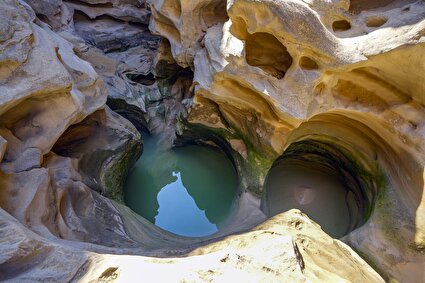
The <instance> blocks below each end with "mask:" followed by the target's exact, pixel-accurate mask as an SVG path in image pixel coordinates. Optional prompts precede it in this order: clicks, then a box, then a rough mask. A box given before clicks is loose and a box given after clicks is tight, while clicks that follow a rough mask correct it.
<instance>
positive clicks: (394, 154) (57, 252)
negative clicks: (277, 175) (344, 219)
mask: <svg viewBox="0 0 425 283" xmlns="http://www.w3.org/2000/svg"><path fill="white" fill-rule="evenodd" d="M147 2H149V3H145V1H137V0H102V1H97V0H96V1H92V0H83V1H71V0H69V1H68V0H41V1H35V0H28V1H26V2H24V1H22V0H4V1H1V2H0V18H1V20H0V207H1V209H0V223H1V224H0V239H1V241H0V280H14V281H16V282H26V281H27V282H29V281H43V282H44V281H46V280H47V281H49V280H51V281H59V282H63V281H70V280H75V281H78V280H81V281H91V280H95V281H106V280H117V281H122V282H128V281H134V280H135V279H136V280H137V279H138V278H140V276H143V278H145V279H146V280H151V281H152V280H157V281H231V280H234V278H238V279H240V281H253V282H259V281H260V282H262V281H263V282H274V281H281V280H282V278H287V281H293V282H304V281H308V282H311V281H312V282H317V281H321V282H340V281H343V280H347V281H351V282H383V281H384V279H385V280H390V279H395V280H398V281H400V282H424V281H425V274H424V270H425V258H424V257H425V256H424V252H425V197H424V192H423V182H424V164H425V155H424V152H425V148H424V146H425V144H424V142H423V141H424V133H425V132H424V130H423V127H424V121H425V111H424V106H423V105H424V103H425V97H424V93H425V84H424V82H425V61H424V60H425V4H424V2H423V1H386V0H385V1H384V0H382V1H354V0H353V1H348V0H341V1H325V0H320V1H300V0H282V1H271V0H255V1H254V0H228V1H227V2H226V1H221V0H208V1H207V0H197V1H180V0H163V1H156V0H149V1H147ZM160 36H162V37H163V38H161V37H160ZM192 80H193V83H192ZM107 100H108V104H109V106H110V107H111V108H112V110H115V111H116V112H118V113H119V114H121V115H122V116H123V117H125V118H127V119H128V120H130V121H131V122H132V123H133V125H134V126H133V125H132V124H131V123H129V122H128V121H127V120H126V119H125V118H123V117H121V116H119V115H117V114H116V113H113V112H112V111H111V110H110V109H109V108H108V107H107V106H105V103H106V102H107ZM136 128H137V129H139V130H141V129H144V130H149V131H151V132H153V133H164V139H165V140H167V141H168V142H169V143H171V142H173V141H174V142H176V143H178V142H179V140H180V141H181V140H184V139H185V138H186V139H188V138H189V137H201V138H203V137H204V138H205V137H207V138H208V141H204V142H209V143H213V144H215V145H220V146H222V147H224V148H226V149H227V150H228V152H229V155H230V156H231V157H232V158H233V162H234V164H235V167H236V169H237V171H238V175H239V179H240V199H239V201H238V202H237V203H236V208H235V212H234V215H233V217H232V219H231V220H230V223H229V225H228V227H227V228H225V229H223V231H221V232H220V233H219V234H217V235H215V236H214V237H206V238H192V239H190V238H184V237H177V236H175V235H172V234H170V233H168V232H166V231H163V230H161V229H159V228H157V227H156V226H154V225H152V224H151V223H150V222H149V221H147V220H146V219H144V218H142V217H141V216H139V215H137V214H135V213H134V212H132V211H131V210H130V209H129V208H127V207H125V206H124V205H123V204H120V203H119V201H120V200H121V196H120V188H119V187H120V186H121V185H122V182H123V178H125V175H126V172H127V171H128V169H129V167H130V166H131V165H132V163H134V161H135V160H136V159H137V157H138V156H139V154H140V151H141V147H142V141H141V139H140V135H139V133H138V132H137V131H136ZM203 134H204V135H205V136H202V135H203ZM210 139H211V140H212V141H210ZM307 144H318V145H320V146H318V147H314V148H313V149H314V150H312V149H311V148H309V147H308V146H306V145H307ZM291 145H292V147H291ZM294 145H301V146H299V148H297V147H295V149H296V150H293V149H294ZM322 145H328V146H329V148H330V149H329V148H327V147H326V146H325V147H322ZM318 148H319V149H321V150H322V151H320V150H316V149H318ZM91 149H93V150H91ZM334 149H337V150H334ZM330 153H331V156H332V158H330V157H328V156H329V155H328V154H330ZM311 154H315V155H317V156H320V158H321V159H320V160H319V161H320V162H321V163H320V164H322V165H323V164H325V165H326V164H332V166H334V167H328V168H336V169H338V168H342V169H341V171H338V170H336V169H335V170H334V171H335V172H339V173H340V172H342V174H343V175H344V177H346V178H345V179H344V180H349V181H350V182H351V181H352V182H353V183H354V184H355V186H353V187H349V188H350V189H351V188H352V192H353V194H354V196H355V197H354V199H355V200H356V205H354V206H350V207H354V208H355V209H354V211H351V212H350V213H352V214H350V215H351V216H350V217H351V218H350V219H354V218H355V219H357V217H360V218H361V219H360V220H359V221H355V223H356V224H355V225H354V224H353V225H351V224H350V225H351V226H350V227H351V229H349V230H348V231H347V233H345V236H344V237H342V238H341V239H340V240H338V239H333V238H331V237H330V236H328V235H327V234H326V233H325V232H324V231H323V230H322V229H321V228H320V226H318V225H317V224H316V223H314V222H313V221H312V220H310V218H313V217H310V218H309V217H307V216H306V215H304V214H302V213H300V212H299V211H297V210H290V211H288V212H283V213H277V215H274V216H273V217H271V218H269V219H268V220H266V219H267V218H268V217H270V216H272V215H270V211H269V207H268V204H267V197H269V194H268V192H267V186H266V185H265V184H266V180H267V177H268V172H269V169H270V168H271V167H272V166H275V164H276V163H275V160H276V159H277V158H280V157H281V158H285V156H288V155H291V156H295V158H304V156H311ZM329 162H331V163H329ZM335 164H337V166H335ZM313 167H314V166H313ZM328 171H329V170H328ZM346 172H348V173H349V174H348V173H347V174H348V175H347V174H346ZM337 177H338V176H337ZM350 182H349V184H350V186H351V183H350ZM105 196H108V197H110V198H107V197H105ZM111 198H112V199H115V200H118V202H116V201H114V200H111ZM346 202H347V205H349V204H348V201H346ZM353 215H354V216H353ZM353 217H354V218H353ZM350 223H351V222H350ZM353 223H354V222H353ZM360 256H361V257H360ZM366 262H367V263H366ZM378 273H379V274H378Z"/></svg>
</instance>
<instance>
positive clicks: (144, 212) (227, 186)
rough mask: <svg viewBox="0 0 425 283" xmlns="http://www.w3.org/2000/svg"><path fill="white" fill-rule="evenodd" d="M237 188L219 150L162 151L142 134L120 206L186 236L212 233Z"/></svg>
mask: <svg viewBox="0 0 425 283" xmlns="http://www.w3.org/2000/svg"><path fill="white" fill-rule="evenodd" d="M237 186H238V177H237V173H236V171H235V169H234V167H233V164H232V162H231V161H230V160H229V159H228V158H227V156H226V155H225V154H224V153H223V152H222V151H221V150H219V149H215V148H213V147H206V146H199V145H187V146H183V147H177V148H172V149H167V148H164V147H162V146H161V142H160V140H159V139H158V138H156V137H152V136H149V135H146V134H145V135H144V150H143V154H142V156H141V158H140V159H139V160H138V161H137V163H136V165H135V166H134V168H133V170H132V171H131V172H130V174H129V176H128V178H127V181H126V185H125V189H124V199H125V202H126V204H127V205H128V206H129V207H130V208H131V209H132V210H134V211H135V212H136V213H138V214H139V215H141V216H143V217H144V218H146V219H147V220H149V221H150V222H152V223H153V224H155V225H156V226H158V227H160V228H162V229H164V230H166V231H169V232H172V233H174V234H177V235H180V236H186V237H203V236H209V235H212V234H214V233H216V232H218V231H220V229H221V228H222V227H224V225H225V222H226V220H227V219H228V216H229V215H230V214H231V212H232V207H233V202H234V199H235V196H236V191H237Z"/></svg>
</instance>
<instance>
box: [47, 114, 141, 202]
mask: <svg viewBox="0 0 425 283" xmlns="http://www.w3.org/2000/svg"><path fill="white" fill-rule="evenodd" d="M53 151H54V152H55V153H57V154H59V155H61V156H66V157H72V158H76V159H78V167H79V169H80V173H81V174H82V176H83V181H84V183H85V184H87V185H88V186H89V187H90V188H92V189H94V190H97V191H99V192H101V193H102V194H103V195H105V196H106V197H109V198H111V199H114V200H116V201H120V202H123V197H122V190H123V185H124V184H123V181H124V180H125V177H126V176H127V174H128V169H129V168H130V167H131V166H133V164H134V163H135V162H136V161H137V159H138V158H139V156H140V154H141V152H142V142H141V138H140V134H139V132H137V131H136V129H135V128H134V126H133V125H132V124H131V123H130V122H128V121H127V120H126V119H124V118H122V117H121V116H119V115H118V114H116V113H114V112H112V111H111V110H110V109H109V108H108V107H106V109H105V110H99V111H97V112H95V113H94V114H92V115H90V116H89V117H88V118H87V119H85V120H84V121H82V122H80V123H78V124H75V125H73V126H71V127H69V128H68V130H67V131H66V132H65V133H64V134H63V135H62V136H61V137H60V139H59V140H58V141H57V142H56V144H55V146H54V148H53Z"/></svg>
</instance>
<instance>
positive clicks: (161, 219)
mask: <svg viewBox="0 0 425 283" xmlns="http://www.w3.org/2000/svg"><path fill="white" fill-rule="evenodd" d="M173 176H175V177H177V180H176V181H175V182H173V183H171V184H168V185H166V186H165V187H163V188H162V189H161V191H160V192H159V193H158V197H157V200H158V203H159V208H158V214H157V215H156V216H155V224H156V225H157V226H158V227H161V228H162V229H164V230H167V231H170V232H173V233H177V234H180V235H183V236H188V237H191V236H192V237H193V236H201V235H211V234H213V233H215V232H217V230H218V229H217V225H215V224H213V223H211V222H210V220H209V219H208V218H207V216H206V215H205V211H203V210H201V209H199V207H198V206H197V205H196V203H195V200H194V199H193V198H192V196H191V195H190V194H189V192H188V191H187V189H186V187H185V186H184V184H183V183H182V179H181V173H180V172H177V173H176V172H173Z"/></svg>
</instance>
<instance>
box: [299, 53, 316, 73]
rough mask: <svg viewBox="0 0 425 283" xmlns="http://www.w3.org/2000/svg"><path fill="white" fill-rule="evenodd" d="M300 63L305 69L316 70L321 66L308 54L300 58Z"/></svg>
mask: <svg viewBox="0 0 425 283" xmlns="http://www.w3.org/2000/svg"><path fill="white" fill-rule="evenodd" d="M299 64H300V67H301V68H302V69H304V70H316V69H318V68H319V66H318V65H317V63H316V61H314V60H313V59H311V58H309V57H306V56H302V57H301V58H300V61H299Z"/></svg>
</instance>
